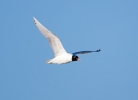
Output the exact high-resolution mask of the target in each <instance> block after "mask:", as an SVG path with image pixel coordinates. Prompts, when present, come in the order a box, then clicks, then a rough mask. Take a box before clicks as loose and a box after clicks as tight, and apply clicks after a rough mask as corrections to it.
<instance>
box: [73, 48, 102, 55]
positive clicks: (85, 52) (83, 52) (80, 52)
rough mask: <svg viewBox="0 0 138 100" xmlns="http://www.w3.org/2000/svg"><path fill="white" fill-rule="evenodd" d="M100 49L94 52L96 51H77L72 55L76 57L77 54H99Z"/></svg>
mask: <svg viewBox="0 0 138 100" xmlns="http://www.w3.org/2000/svg"><path fill="white" fill-rule="evenodd" d="M100 51H101V49H99V50H96V51H79V52H74V53H72V54H73V55H77V54H87V53H91V52H100Z"/></svg>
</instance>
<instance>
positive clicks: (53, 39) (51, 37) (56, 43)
mask: <svg viewBox="0 0 138 100" xmlns="http://www.w3.org/2000/svg"><path fill="white" fill-rule="evenodd" d="M33 19H34V22H35V24H36V26H37V27H38V29H39V30H40V32H41V33H42V34H43V35H44V36H45V37H46V38H47V39H48V41H49V43H50V45H51V47H52V49H53V51H54V54H55V56H58V55H60V54H62V53H66V50H65V49H64V47H63V45H62V43H61V41H60V39H59V38H58V37H57V36H56V35H55V34H53V33H52V32H51V31H49V30H48V29H47V28H45V27H44V26H43V25H42V24H41V23H40V22H39V21H38V20H37V19H36V18H33Z"/></svg>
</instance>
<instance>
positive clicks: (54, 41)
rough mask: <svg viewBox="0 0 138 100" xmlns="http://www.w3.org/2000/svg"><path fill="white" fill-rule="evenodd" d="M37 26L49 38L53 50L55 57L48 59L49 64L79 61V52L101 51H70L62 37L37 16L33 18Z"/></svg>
mask: <svg viewBox="0 0 138 100" xmlns="http://www.w3.org/2000/svg"><path fill="white" fill-rule="evenodd" d="M33 20H34V22H35V24H36V26H37V28H38V29H39V30H40V32H41V33H42V34H43V35H44V36H45V37H46V38H47V39H48V41H49V43H50V45H51V47H52V49H53V51H54V55H55V57H54V58H53V59H51V60H48V61H47V63H48V64H65V63H69V62H73V61H78V60H80V58H79V57H78V56H77V54H87V53H91V52H100V51H101V50H100V49H99V50H96V51H79V52H74V53H68V52H67V51H66V50H65V48H64V47H63V45H62V43H61V41H60V39H59V38H58V37H57V36H56V35H55V34H53V33H52V32H51V31H49V30H48V29H47V28H46V27H44V26H43V25H42V24H41V23H40V22H39V21H38V20H37V19H36V18H33Z"/></svg>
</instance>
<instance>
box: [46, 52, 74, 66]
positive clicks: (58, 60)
mask: <svg viewBox="0 0 138 100" xmlns="http://www.w3.org/2000/svg"><path fill="white" fill-rule="evenodd" d="M70 62H72V54H70V53H64V54H61V55H59V56H56V57H55V58H53V59H51V60H48V61H47V63H49V64H65V63H70Z"/></svg>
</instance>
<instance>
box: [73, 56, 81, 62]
mask: <svg viewBox="0 0 138 100" xmlns="http://www.w3.org/2000/svg"><path fill="white" fill-rule="evenodd" d="M78 60H80V58H79V57H78V56H75V55H73V56H72V61H78Z"/></svg>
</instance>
